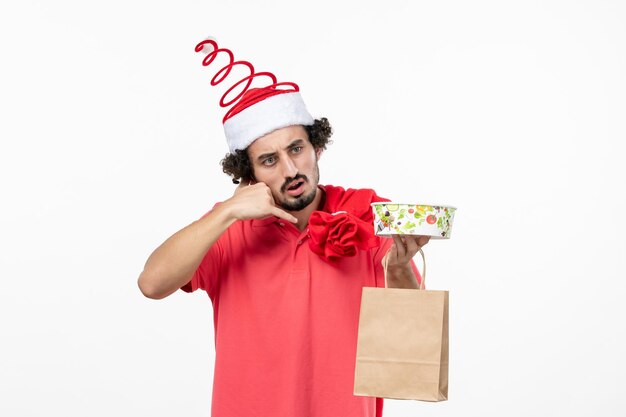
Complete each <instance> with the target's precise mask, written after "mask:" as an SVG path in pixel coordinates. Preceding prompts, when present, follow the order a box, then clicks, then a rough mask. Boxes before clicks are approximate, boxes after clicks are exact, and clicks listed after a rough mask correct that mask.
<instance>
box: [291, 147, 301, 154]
mask: <svg viewBox="0 0 626 417" xmlns="http://www.w3.org/2000/svg"><path fill="white" fill-rule="evenodd" d="M300 151H302V146H294V147H293V148H291V152H293V153H300Z"/></svg>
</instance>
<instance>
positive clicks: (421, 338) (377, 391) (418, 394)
mask: <svg viewBox="0 0 626 417" xmlns="http://www.w3.org/2000/svg"><path fill="white" fill-rule="evenodd" d="M420 252H421V250H420ZM423 257H424V253H423V252H422V258H423ZM425 279H426V261H425V259H424V272H423V273H422V282H421V288H420V290H415V289H400V288H372V287H364V288H363V295H362V299H361V313H360V317H359V334H358V343H357V353H356V369H355V377H354V395H364V396H371V397H380V398H393V399H405V400H422V401H444V400H447V399H448V291H430V290H424V289H423V288H424V287H423V285H424V280H425ZM385 286H386V283H385Z"/></svg>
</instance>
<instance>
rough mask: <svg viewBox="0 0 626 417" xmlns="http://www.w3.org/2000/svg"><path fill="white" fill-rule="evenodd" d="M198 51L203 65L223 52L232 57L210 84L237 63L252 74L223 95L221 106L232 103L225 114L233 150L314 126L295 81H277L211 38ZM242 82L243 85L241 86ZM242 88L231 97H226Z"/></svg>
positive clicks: (227, 131)
mask: <svg viewBox="0 0 626 417" xmlns="http://www.w3.org/2000/svg"><path fill="white" fill-rule="evenodd" d="M196 52H203V53H205V54H206V55H207V56H206V57H205V58H204V60H203V61H202V65H204V66H208V65H210V64H211V63H212V62H213V61H214V60H215V58H216V57H217V56H218V55H219V54H222V55H224V56H226V57H227V58H228V59H229V60H228V63H227V64H226V65H225V66H223V67H222V68H221V69H220V70H219V71H218V72H217V73H216V74H215V75H214V76H213V78H212V79H211V85H213V86H214V85H217V84H219V83H221V82H222V81H224V79H225V78H226V77H227V76H228V75H229V74H230V71H231V70H232V69H233V68H236V67H237V66H241V67H244V68H247V69H248V70H249V72H250V74H249V75H247V76H245V77H244V78H242V79H240V80H239V81H237V82H236V83H234V84H233V85H232V86H231V87H230V88H229V89H228V90H227V91H226V92H225V93H224V95H223V96H222V99H221V100H220V106H222V107H228V106H231V105H233V104H234V105H233V106H232V107H231V108H230V110H228V111H227V112H226V115H225V116H224V119H223V123H224V133H225V134H226V140H227V142H228V148H229V150H230V152H231V153H235V151H236V150H238V149H246V148H247V147H248V146H249V145H250V144H251V143H252V142H254V141H255V140H257V139H258V138H260V137H262V136H264V135H266V134H268V133H270V132H273V131H274V130H276V129H280V128H283V127H287V126H293V125H305V126H306V125H312V124H313V117H312V116H311V115H310V114H309V112H308V111H307V109H306V106H305V105H304V101H303V100H302V96H301V95H300V87H298V85H297V84H295V83H293V82H277V80H276V76H274V74H272V73H270V72H255V70H254V66H253V65H252V64H251V63H249V62H248V61H235V59H234V55H233V53H232V52H231V51H230V50H229V49H226V48H219V47H218V46H217V41H216V40H215V39H213V38H208V39H206V40H204V41H202V42H200V43H199V44H198V45H196ZM258 77H264V78H269V79H270V81H271V83H270V84H269V85H267V86H265V87H261V88H250V86H251V84H252V81H253V80H254V79H255V78H258ZM242 85H243V86H242ZM238 88H239V89H240V91H239V93H238V94H237V95H236V96H235V97H234V98H232V99H230V100H228V101H226V99H227V97H228V96H229V95H230V94H231V93H232V92H233V91H237V89H238Z"/></svg>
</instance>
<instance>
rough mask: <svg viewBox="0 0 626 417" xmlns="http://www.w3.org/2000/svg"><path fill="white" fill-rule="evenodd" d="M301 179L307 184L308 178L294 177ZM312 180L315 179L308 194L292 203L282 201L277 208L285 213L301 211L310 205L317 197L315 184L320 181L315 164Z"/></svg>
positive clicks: (318, 171) (317, 167)
mask: <svg viewBox="0 0 626 417" xmlns="http://www.w3.org/2000/svg"><path fill="white" fill-rule="evenodd" d="M302 177H304V178H305V180H306V182H307V183H308V182H309V180H308V178H307V177H306V176H304V175H296V177H294V178H302ZM314 179H315V181H314V183H313V184H311V185H313V189H312V190H311V191H310V192H309V193H308V194H305V193H303V194H302V195H300V196H298V197H296V198H295V199H293V200H292V201H287V200H282V201H280V202H279V203H278V206H280V207H281V208H283V209H285V210H287V211H301V210H304V209H305V208H307V207H308V206H309V204H311V203H312V202H313V200H315V196H316V195H317V184H318V183H319V181H320V170H319V166H318V165H317V163H316V164H315V178H314Z"/></svg>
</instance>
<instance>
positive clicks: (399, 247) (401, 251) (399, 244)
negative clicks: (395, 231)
mask: <svg viewBox="0 0 626 417" xmlns="http://www.w3.org/2000/svg"><path fill="white" fill-rule="evenodd" d="M392 237H393V243H394V245H393V246H394V247H395V250H396V252H397V257H398V258H404V256H405V255H406V246H405V244H404V241H403V240H402V237H400V236H399V235H392Z"/></svg>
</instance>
